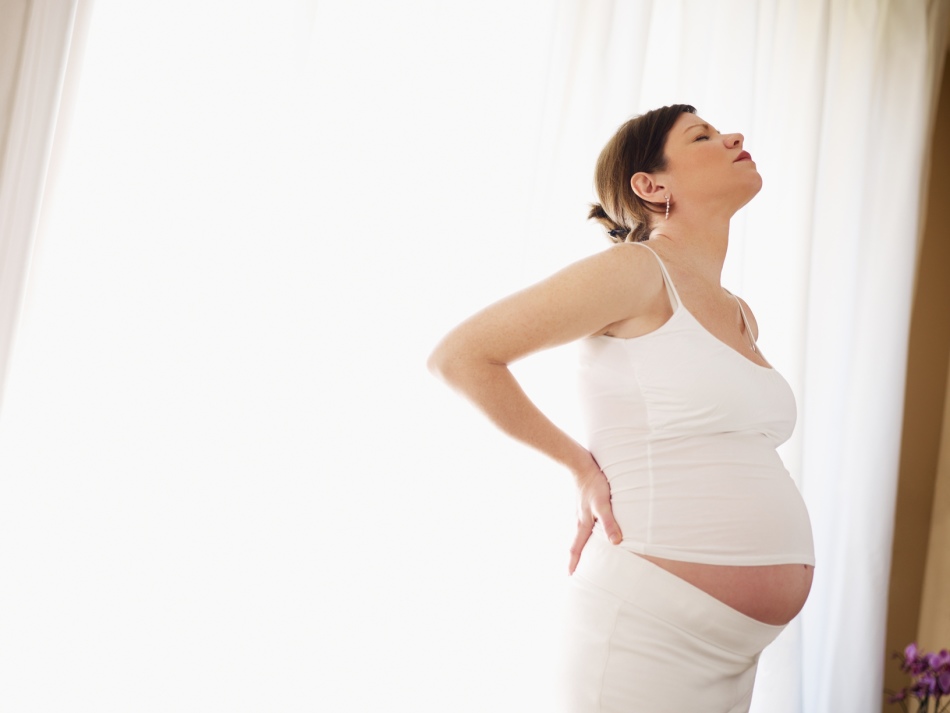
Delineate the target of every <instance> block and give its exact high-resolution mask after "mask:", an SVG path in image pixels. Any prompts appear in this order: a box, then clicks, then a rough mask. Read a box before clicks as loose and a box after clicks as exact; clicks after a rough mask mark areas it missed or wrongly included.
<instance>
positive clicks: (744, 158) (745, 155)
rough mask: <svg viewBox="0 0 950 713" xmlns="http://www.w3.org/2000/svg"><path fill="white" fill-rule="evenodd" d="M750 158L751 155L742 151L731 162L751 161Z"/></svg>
mask: <svg viewBox="0 0 950 713" xmlns="http://www.w3.org/2000/svg"><path fill="white" fill-rule="evenodd" d="M751 160H752V155H751V154H750V153H749V152H748V151H743V152H742V153H740V154H739V155H738V156H737V157H736V160H735V161H733V163H739V161H751Z"/></svg>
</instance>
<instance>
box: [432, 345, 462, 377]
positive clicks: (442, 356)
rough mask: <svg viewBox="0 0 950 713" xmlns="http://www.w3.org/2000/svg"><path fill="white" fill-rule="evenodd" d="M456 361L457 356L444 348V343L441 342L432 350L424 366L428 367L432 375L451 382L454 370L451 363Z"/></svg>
mask: <svg viewBox="0 0 950 713" xmlns="http://www.w3.org/2000/svg"><path fill="white" fill-rule="evenodd" d="M457 362H458V359H457V357H455V356H453V355H452V353H451V351H450V350H449V349H447V348H446V345H445V343H444V342H443V343H441V344H439V345H438V346H437V347H436V348H435V349H433V350H432V353H431V354H430V355H429V358H428V359H427V360H426V368H428V370H429V373H431V374H432V375H433V376H435V377H438V378H439V379H441V380H442V381H444V382H446V383H449V384H451V383H452V381H453V378H454V374H455V370H454V369H453V368H452V365H453V364H456V363H457Z"/></svg>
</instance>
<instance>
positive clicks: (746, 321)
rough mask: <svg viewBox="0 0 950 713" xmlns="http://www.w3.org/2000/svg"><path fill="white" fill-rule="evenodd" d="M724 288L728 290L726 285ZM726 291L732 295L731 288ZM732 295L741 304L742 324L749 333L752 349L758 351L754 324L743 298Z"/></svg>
mask: <svg viewBox="0 0 950 713" xmlns="http://www.w3.org/2000/svg"><path fill="white" fill-rule="evenodd" d="M722 289H724V290H726V288H725V287H723V288H722ZM726 293H727V294H730V295H732V293H731V292H729V290H726ZM732 296H733V297H734V298H735V300H736V304H737V305H739V314H741V315H742V324H744V325H745V333H746V334H748V335H749V344H751V345H752V351H754V352H757V351H759V348H758V347H757V346H756V345H755V336H754V335H753V334H752V325H751V324H749V318H748V317H747V316H746V313H745V308H744V307H743V306H742V300H740V299H739V298H738V297H737V296H736V295H732Z"/></svg>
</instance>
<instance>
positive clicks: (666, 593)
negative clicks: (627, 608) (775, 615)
mask: <svg viewBox="0 0 950 713" xmlns="http://www.w3.org/2000/svg"><path fill="white" fill-rule="evenodd" d="M573 576H574V577H580V578H581V579H584V580H586V581H587V582H589V583H590V584H592V585H594V586H595V587H599V588H600V589H603V590H606V591H607V592H609V593H611V594H612V595H614V596H615V597H617V598H619V599H621V600H623V601H625V602H628V603H630V604H633V605H635V606H637V607H640V608H641V609H643V610H645V611H647V612H649V613H650V614H652V615H653V616H656V617H657V618H659V619H662V620H663V621H665V622H666V623H668V624H669V625H670V626H675V627H677V628H680V629H682V630H684V631H686V632H688V633H690V634H692V635H693V636H696V637H697V638H700V639H702V640H703V641H706V642H707V643H709V644H712V645H714V646H719V647H721V648H724V649H727V650H729V651H733V652H735V653H737V654H741V655H743V656H754V655H756V654H758V653H759V652H761V651H762V649H764V648H765V647H766V646H768V645H769V644H770V643H771V642H772V641H774V640H775V638H776V637H777V636H778V635H779V634H780V633H781V632H782V630H783V629H784V628H785V626H784V625H779V626H776V625H773V624H766V623H764V622H761V621H758V620H756V619H753V618H752V617H750V616H746V615H745V614H743V613H742V612H740V611H737V610H735V609H733V608H732V607H730V606H729V605H728V604H725V603H723V602H721V601H719V600H718V599H716V598H715V597H714V596H712V595H710V594H707V593H706V592H704V591H703V590H701V589H699V588H698V587H696V586H694V585H692V584H690V583H689V582H687V581H686V580H684V579H680V578H679V577H677V576H676V575H675V574H671V573H670V572H667V571H666V570H665V569H663V568H662V567H658V566H657V565H655V564H653V563H652V562H650V561H649V560H645V559H643V558H642V557H639V556H637V555H635V554H633V553H632V552H628V551H627V550H624V549H622V548H620V547H618V546H616V545H612V544H610V543H609V542H607V541H606V539H604V537H603V536H602V535H600V534H599V533H597V532H595V533H594V535H592V536H591V538H590V540H588V542H587V545H586V546H585V547H584V551H583V552H582V553H581V559H580V562H579V563H578V566H577V569H576V570H575V571H574V575H573Z"/></svg>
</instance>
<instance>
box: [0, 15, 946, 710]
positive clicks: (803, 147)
mask: <svg viewBox="0 0 950 713" xmlns="http://www.w3.org/2000/svg"><path fill="white" fill-rule="evenodd" d="M398 5H399V6H398V7H397V6H395V5H393V4H391V3H384V2H378V3H360V4H353V3H347V2H345V1H344V0H328V1H326V2H323V1H321V2H319V3H314V2H309V1H307V0H281V1H280V2H274V3H269V4H267V6H266V8H265V7H263V4H262V3H255V2H251V1H250V0H245V1H241V2H228V3H224V2H220V3H219V2H208V3H190V2H184V1H183V0H179V1H177V2H174V1H173V2H167V3H162V4H161V5H151V6H149V7H145V6H143V5H139V6H137V7H133V6H131V5H129V4H128V3H121V2H114V1H108V0H99V2H97V3H96V6H95V12H94V14H93V16H92V18H91V22H90V29H89V37H88V44H87V51H86V53H85V57H84V70H83V75H82V83H81V86H80V87H79V90H78V92H77V100H76V104H75V116H74V120H73V122H72V127H71V137H70V142H69V144H68V147H67V149H66V150H65V152H64V155H63V160H62V164H61V171H60V173H59V176H58V179H57V180H58V181H59V187H58V189H57V192H56V200H55V201H54V202H53V203H52V204H51V205H48V206H45V207H44V214H43V221H44V226H45V230H44V240H43V242H42V243H41V244H40V245H39V246H38V258H37V260H36V261H35V266H34V270H33V271H32V273H31V277H30V294H29V297H28V301H27V306H26V310H25V312H24V318H23V323H22V328H21V330H20V332H19V334H18V337H17V346H16V350H15V353H14V357H13V360H12V365H11V368H10V379H9V388H8V391H7V394H6V396H5V401H4V408H3V412H2V422H0V472H2V473H3V474H4V477H3V478H2V479H0V522H2V523H4V524H3V528H4V531H3V535H4V536H3V537H2V538H0V567H2V570H3V571H4V572H5V573H6V576H5V577H4V579H3V580H2V582H0V587H2V591H0V594H2V598H3V600H4V601H5V603H7V604H8V606H4V607H3V608H2V611H0V638H2V639H3V640H4V642H5V645H4V647H0V684H2V685H0V703H2V705H0V707H3V708H10V709H13V710H29V709H31V706H32V709H36V710H39V709H43V708H44V707H45V708H47V709H50V708H51V707H56V706H57V705H58V706H60V707H61V706H62V705H63V703H64V702H66V701H68V702H69V703H70V704H71V705H72V707H74V708H76V707H78V708H84V707H86V708H93V707H94V708H95V709H96V710H101V711H110V710H115V711H119V710H129V709H130V708H135V709H139V710H141V709H146V710H151V709H155V710H170V709H174V710H178V711H192V710H193V711H202V712H204V711H208V710H228V711H240V710H284V711H296V710H300V711H303V710H314V709H325V710H335V711H365V710H422V711H444V710H453V711H473V712H474V711H479V712H480V711H485V710H547V709H550V708H552V707H553V706H552V705H550V703H551V702H550V701H549V700H544V696H545V695H546V693H545V692H546V691H549V690H550V689H551V686H550V677H551V675H552V673H551V669H552V665H553V664H552V660H551V655H550V652H551V651H553V650H554V649H555V648H556V646H557V635H556V632H557V617H558V611H559V609H558V606H559V605H558V594H559V592H560V591H561V587H562V586H563V582H564V579H565V578H564V574H563V572H564V568H565V566H566V556H565V555H566V547H567V546H568V544H569V541H570V530H571V524H570V523H571V519H572V493H571V492H570V487H569V483H568V482H567V478H566V477H565V474H563V473H560V472H559V471H558V470H557V469H556V468H555V467H553V466H552V465H551V464H549V463H547V462H546V461H544V460H543V459H542V458H541V457H539V456H537V455H535V454H533V453H529V452H524V451H523V449H522V448H521V447H519V446H517V445H515V444H511V443H508V442H507V441H504V440H503V439H502V438H501V437H500V436H499V435H498V434H497V433H495V432H494V430H493V429H492V428H491V427H490V426H488V425H487V424H485V423H484V421H483V419H481V417H479V416H478V415H477V414H474V413H472V412H471V410H470V409H469V407H468V406H467V405H465V404H462V403H460V402H459V400H458V399H457V398H456V397H455V396H454V395H452V394H449V393H446V392H445V390H444V389H443V387H441V386H440V385H438V384H436V383H435V382H434V381H433V380H432V379H431V377H429V376H428V375H427V374H426V373H425V372H424V368H423V364H424V360H425V356H426V353H427V352H428V350H429V348H431V346H432V345H433V344H434V342H435V341H436V339H437V338H438V337H439V336H440V335H441V333H443V332H444V331H445V330H446V329H448V328H449V327H450V326H451V325H452V324H454V323H455V322H457V321H458V320H460V319H461V318H462V317H464V316H465V315H467V314H469V313H470V312H472V311H474V310H475V309H477V308H478V307H480V306H482V305H484V304H485V303H487V302H489V301H491V300H494V299H497V298H499V297H501V296H502V295H504V294H506V293H509V292H511V291H513V290H515V289H518V288H519V287H521V286H523V285H524V284H525V283H527V282H530V281H532V280H535V279H539V278H541V277H542V276H544V275H546V274H548V273H550V272H551V271H552V270H555V269H557V268H558V267H560V266H562V265H563V264H564V263H565V262H567V261H570V260H573V259H576V258H579V257H581V256H583V255H585V254H588V253H590V252H593V251H595V250H599V249H601V248H602V247H603V245H604V242H603V238H602V236H601V235H600V231H599V230H598V229H597V228H595V227H594V226H592V225H588V224H587V223H586V222H585V220H584V214H585V206H586V203H587V202H588V201H589V200H590V199H591V197H592V196H591V186H590V176H591V171H592V166H593V162H594V159H595V157H596V155H597V151H598V150H599V148H600V146H601V145H602V143H603V142H604V140H606V138H607V137H608V135H609V134H610V133H611V131H612V130H613V129H614V128H615V127H616V125H618V124H619V123H621V122H622V121H623V120H624V119H626V118H627V117H628V116H630V115H631V114H634V113H636V112H639V111H642V110H645V109H648V108H651V107H653V106H656V105H660V104H665V103H670V102H679V101H686V102H689V103H692V104H694V105H696V106H697V107H698V109H699V112H700V113H701V115H702V116H703V117H705V118H706V119H708V120H710V121H711V122H712V123H714V124H715V125H716V126H717V128H719V129H721V130H723V131H725V130H740V131H742V132H743V133H744V134H745V135H746V146H747V148H748V149H749V150H750V152H751V153H752V154H753V155H754V156H755V158H756V161H757V163H758V165H759V168H760V171H761V172H762V173H763V175H764V178H765V188H764V189H763V191H762V193H761V194H760V195H759V196H758V197H757V198H756V200H755V201H753V203H752V204H750V206H749V207H747V208H746V209H745V210H744V211H743V212H742V213H741V214H740V215H739V216H738V217H737V220H736V223H735V226H734V232H733V235H732V242H733V245H732V247H731V251H730V257H729V261H728V263H727V266H726V271H725V275H724V280H725V283H726V284H727V286H729V287H730V288H731V289H733V290H734V291H736V292H739V293H740V294H742V295H743V297H745V298H746V299H747V300H748V302H749V303H750V304H751V305H752V307H753V309H754V310H755V312H756V315H757V317H758V321H759V323H760V325H761V344H762V346H763V349H764V351H765V353H766V354H767V355H768V357H769V359H770V360H771V361H772V362H773V363H774V364H775V365H776V366H777V367H778V368H780V369H781V370H782V371H783V373H785V374H786V376H787V377H788V378H789V380H790V382H791V383H792V385H793V388H794V389H795V391H796V393H797V395H798V398H799V407H800V415H801V418H800V422H799V428H798V430H797V431H796V435H795V437H794V439H793V441H792V442H791V443H790V444H788V447H787V448H786V451H785V454H784V455H785V457H786V459H787V461H788V463H789V465H790V466H791V469H792V471H793V473H794V474H795V476H796V478H797V479H798V481H799V483H800V485H801V487H802V489H803V491H804V492H805V495H806V498H807V499H808V501H809V505H810V507H811V511H812V517H813V521H814V525H815V531H816V538H817V546H818V558H819V567H818V574H817V575H816V582H815V590H814V594H813V596H812V599H811V601H810V602H809V604H808V606H807V608H806V611H805V614H804V616H803V617H802V619H801V621H800V622H799V623H796V624H795V625H794V626H792V627H791V628H790V629H789V631H788V632H787V633H786V634H785V635H783V637H782V639H780V641H779V642H778V643H777V645H776V646H775V647H773V649H771V650H770V651H769V652H768V655H767V657H766V660H765V661H763V666H762V681H761V685H760V686H759V690H758V693H757V698H756V702H755V705H756V706H757V709H758V710H761V711H779V712H783V711H788V712H791V711H795V712H796V713H801V712H804V711H808V712H809V713H812V712H813V711H819V712H820V711H831V710H866V709H869V708H870V709H873V708H874V707H875V705H876V704H877V702H879V701H880V688H881V686H880V673H879V672H880V670H881V667H882V665H883V652H882V645H883V611H884V609H883V604H884V602H883V599H882V597H883V596H884V592H886V586H885V584H886V577H887V569H888V562H887V556H888V555H887V553H888V552H889V551H890V547H889V543H890V532H889V522H890V511H891V508H892V505H893V488H894V480H895V478H896V449H897V441H896V438H897V436H896V435H894V434H899V432H900V428H898V427H896V426H897V425H898V420H899V414H900V404H901V393H900V389H901V388H902V387H901V385H902V384H903V377H902V368H903V360H904V350H905V342H906V340H905V334H906V329H907V315H908V312H909V299H910V286H911V281H912V279H913V268H914V253H915V246H916V232H917V230H916V220H917V208H918V206H917V202H918V195H919V184H920V177H921V172H922V162H923V152H924V148H925V144H926V134H927V124H928V116H929V107H930V91H931V90H930V87H931V85H932V80H933V76H934V73H935V72H936V71H937V69H939V61H940V60H941V59H942V57H943V54H942V43H943V41H944V37H943V35H942V31H943V30H944V28H945V27H946V19H947V18H946V14H947V3H946V2H930V3H927V2H909V1H907V2H877V3H867V4H864V3H851V2H844V1H841V2H835V1H831V0H829V1H826V2H818V1H817V0H812V1H811V2H792V1H791V0H787V1H785V2H778V1H776V2H752V1H751V0H745V1H742V2H740V1H738V0H733V1H730V2H719V3H707V2H701V1H698V0H697V1H696V2H674V1H669V0H664V1H663V2H619V1H617V2H600V3H583V2H580V1H579V0H563V1H562V2H560V3H557V4H555V3H549V2H546V1H543V0H532V1H528V0H526V1H525V2H520V3H510V2H502V1H501V0H495V1H489V2H484V3H479V4H477V6H476V5H475V4H468V5H467V6H466V7H464V8H459V7H450V6H449V5H447V4H446V3H440V2H435V0H432V1H431V2H426V1H424V0H415V1H414V2H410V3H400V4H398ZM883 335H887V336H883ZM572 369H573V349H572V348H570V347H568V348H564V349H559V350H554V351H553V352H549V353H545V354H541V355H537V356H535V357H532V358H531V359H529V360H526V362H525V363H524V364H518V365H516V370H517V372H518V375H519V377H521V378H522V380H523V382H524V384H525V386H526V388H527V390H528V391H529V393H530V394H531V395H532V396H533V397H534V398H535V400H536V401H537V402H538V403H539V405H541V406H542V408H544V409H546V410H547V411H548V412H549V413H551V415H552V416H553V417H554V419H555V420H556V421H557V422H559V423H561V424H562V425H563V426H564V427H565V428H566V429H567V430H569V431H571V432H572V433H574V434H575V435H578V436H580V429H579V424H578V422H577V417H576V415H575V411H576V409H575V404H574V397H573V388H572V387H571V385H570V383H571V374H572ZM12 612H16V616H14V615H13V613H12ZM103 672H107V673H103ZM869 672H870V673H869ZM871 674H873V675H871ZM51 679H52V680H55V681H56V682H57V685H56V686H49V685H46V682H48V681H49V680H51Z"/></svg>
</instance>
